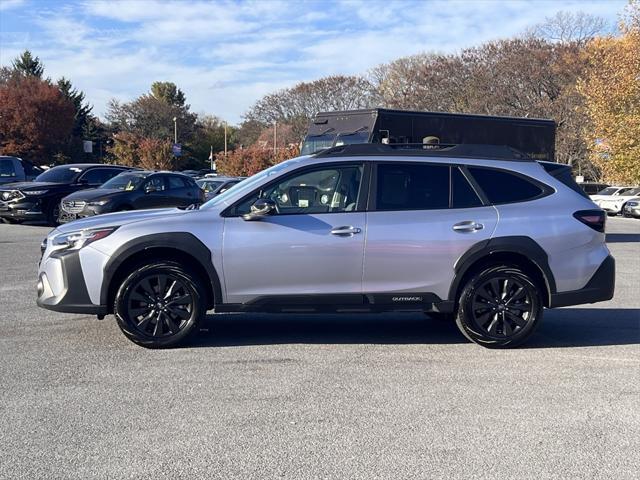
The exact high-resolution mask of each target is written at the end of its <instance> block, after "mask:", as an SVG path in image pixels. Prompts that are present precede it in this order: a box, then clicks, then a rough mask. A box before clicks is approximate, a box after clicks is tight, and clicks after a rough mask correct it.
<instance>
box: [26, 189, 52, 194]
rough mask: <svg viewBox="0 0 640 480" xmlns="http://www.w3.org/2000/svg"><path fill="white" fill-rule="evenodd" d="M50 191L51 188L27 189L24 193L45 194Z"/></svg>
mask: <svg viewBox="0 0 640 480" xmlns="http://www.w3.org/2000/svg"><path fill="white" fill-rule="evenodd" d="M48 191H49V190H25V191H23V192H22V193H24V194H25V195H44V194H45V193H47V192H48Z"/></svg>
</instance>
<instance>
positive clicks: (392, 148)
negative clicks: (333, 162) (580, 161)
mask: <svg viewBox="0 0 640 480" xmlns="http://www.w3.org/2000/svg"><path fill="white" fill-rule="evenodd" d="M363 155H367V156H371V155H373V156H392V157H395V156H402V157H405V156H406V157H412V156H421V157H463V158H488V159H494V160H511V161H519V162H532V161H533V159H531V157H529V156H527V155H526V154H525V153H523V152H521V151H520V150H517V149H515V148H513V147H509V146H508V145H483V144H471V143H459V144H444V143H440V144H424V143H390V144H385V143H354V144H350V145H341V146H339V147H331V148H327V149H325V150H321V151H319V152H317V153H315V154H313V156H314V157H316V158H327V157H352V156H363Z"/></svg>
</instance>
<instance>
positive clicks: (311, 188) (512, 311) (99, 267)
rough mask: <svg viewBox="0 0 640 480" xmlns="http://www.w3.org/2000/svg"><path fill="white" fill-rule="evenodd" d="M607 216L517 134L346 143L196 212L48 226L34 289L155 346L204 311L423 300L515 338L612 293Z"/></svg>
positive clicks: (478, 335)
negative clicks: (477, 141) (516, 142)
mask: <svg viewBox="0 0 640 480" xmlns="http://www.w3.org/2000/svg"><path fill="white" fill-rule="evenodd" d="M605 221H606V214H605V213H604V212H603V211H602V210H600V209H598V208H596V206H595V205H594V204H593V202H591V200H590V199H589V198H588V197H586V194H584V192H582V190H581V189H580V187H578V185H577V184H576V183H575V182H574V181H573V179H572V177H571V171H570V169H569V168H568V167H566V166H564V165H560V164H556V163H549V162H537V161H534V160H531V159H529V158H527V157H526V156H524V155H523V154H520V153H519V152H517V151H514V150H513V149H511V148H509V147H500V146H495V147H494V146H486V145H484V146H480V145H477V146H476V145H453V146H438V147H437V148H436V149H429V150H425V149H423V147H422V146H420V147H418V148H417V149H414V148H410V147H409V146H406V147H402V146H392V145H346V146H342V147H334V148H331V149H328V150H324V151H322V152H319V153H317V154H314V155H310V156H302V157H298V158H294V159H292V160H288V161H285V162H283V163H280V164H277V165H275V166H273V167H271V168H268V169H266V170H264V171H262V172H260V173H258V174H256V175H254V176H252V177H250V178H248V179H246V180H244V181H242V182H241V183H239V184H237V185H236V186H235V187H234V188H232V189H230V190H228V191H226V192H224V193H223V194H221V195H219V196H216V197H215V198H213V199H212V200H210V201H209V202H207V203H205V204H204V205H203V206H202V207H200V208H199V209H192V210H179V209H159V210H148V211H134V212H126V213H112V214H106V215H101V216H99V217H91V218H86V219H82V220H77V221H74V222H71V223H68V224H66V225H63V226H61V227H59V228H57V229H55V230H53V231H52V232H51V233H50V234H49V235H48V236H47V238H46V239H45V240H44V241H43V245H42V259H41V262H40V267H39V278H38V286H37V290H38V299H37V302H38V304H39V305H40V306H41V307H44V308H47V309H50V310H54V311H60V312H70V313H82V314H95V315H97V316H98V317H99V318H103V317H104V316H105V315H107V314H111V313H113V314H114V316H115V318H116V321H117V323H118V325H119V326H120V328H121V330H122V331H123V333H124V334H125V335H126V336H127V337H128V338H129V339H130V340H132V341H133V342H135V343H137V344H139V345H143V346H145V347H168V346H174V345H177V344H179V343H181V342H183V341H184V340H185V339H186V338H187V337H188V336H189V335H191V334H192V333H193V332H196V331H198V326H199V325H200V324H201V322H203V320H204V318H205V314H206V312H207V311H208V310H213V311H215V312H279V313H285V312H381V311H418V312H424V313H426V314H428V315H432V316H439V317H445V318H446V317H450V318H452V319H455V321H456V323H457V325H458V327H459V329H460V331H461V332H462V334H463V335H464V336H466V337H467V338H468V339H469V340H471V341H473V342H476V343H478V344H480V345H483V346H485V347H493V348H504V347H512V346H516V345H518V344H521V343H522V342H524V341H525V340H526V339H528V338H529V337H530V336H531V335H532V333H533V332H534V330H535V328H536V327H537V326H538V325H539V324H540V321H541V319H542V314H543V310H544V308H554V307H562V306H568V305H577V304H584V303H593V302H599V301H604V300H608V299H611V298H612V297H613V292H614V277H615V264H614V260H613V258H612V257H611V255H610V253H609V250H608V249H607V246H606V244H605V234H604V228H605Z"/></svg>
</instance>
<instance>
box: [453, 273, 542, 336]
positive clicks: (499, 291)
mask: <svg viewBox="0 0 640 480" xmlns="http://www.w3.org/2000/svg"><path fill="white" fill-rule="evenodd" d="M541 317H542V298H541V295H540V289H539V288H538V287H537V286H536V284H535V282H534V280H533V279H532V278H530V277H529V276H528V275H527V274H526V273H525V272H524V271H522V270H521V269H519V268H517V267H510V266H504V265H503V266H493V267H489V268H488V269H486V270H484V271H482V272H481V273H480V274H478V275H476V276H475V277H473V278H472V279H471V280H470V281H469V282H468V283H467V284H466V286H465V288H464V289H463V292H462V295H461V296H460V308H459V312H458V316H457V318H456V323H457V324H458V327H459V328H460V330H461V331H462V333H463V334H464V335H465V336H466V337H467V338H469V339H470V340H471V341H473V342H476V343H478V344H480V345H483V346H486V347H493V348H504V347H513V346H516V345H519V344H521V343H522V342H524V341H525V340H526V339H527V338H529V336H530V335H531V334H532V333H533V331H534V330H535V327H536V326H537V325H538V323H539V321H540V318H541Z"/></svg>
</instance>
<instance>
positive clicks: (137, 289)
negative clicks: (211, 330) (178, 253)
mask: <svg viewBox="0 0 640 480" xmlns="http://www.w3.org/2000/svg"><path fill="white" fill-rule="evenodd" d="M198 280H199V279H198V277H197V276H196V275H194V274H193V273H192V272H190V271H189V270H188V269H187V268H185V267H183V266H181V265H179V264H178V263H175V262H155V263H151V264H149V265H145V266H141V267H139V268H137V269H135V270H134V271H133V272H132V273H130V274H129V275H128V276H127V277H126V278H125V280H124V281H123V282H122V285H120V287H119V288H118V292H117V293H116V297H115V300H114V306H113V312H114V315H115V317H116V320H117V322H118V326H119V327H120V329H121V330H122V333H124V334H125V336H126V337H127V338H128V339H129V340H131V341H132V342H134V343H136V344H138V345H141V346H143V347H146V348H166V347H174V346H177V345H179V344H180V343H182V342H184V341H185V340H186V339H187V338H188V337H189V336H190V335H191V334H192V333H193V332H194V331H197V329H198V325H199V324H200V323H201V322H202V319H203V318H204V316H205V313H206V297H205V294H204V292H203V290H202V287H201V286H200V282H199V281H198ZM174 282H175V283H174ZM147 300H148V301H147Z"/></svg>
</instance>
